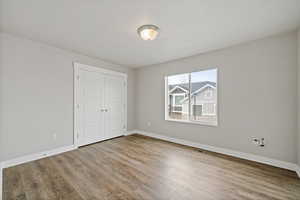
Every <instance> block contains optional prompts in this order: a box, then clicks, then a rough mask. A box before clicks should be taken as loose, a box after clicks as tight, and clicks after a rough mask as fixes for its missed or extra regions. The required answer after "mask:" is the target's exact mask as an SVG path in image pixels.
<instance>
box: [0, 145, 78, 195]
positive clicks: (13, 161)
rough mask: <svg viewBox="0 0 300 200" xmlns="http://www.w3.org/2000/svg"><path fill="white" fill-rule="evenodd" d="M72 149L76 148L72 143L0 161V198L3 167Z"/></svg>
mask: <svg viewBox="0 0 300 200" xmlns="http://www.w3.org/2000/svg"><path fill="white" fill-rule="evenodd" d="M74 149H77V147H76V146H74V145H70V146H65V147H59V148H56V149H53V150H49V151H44V152H39V153H34V154H29V155H26V156H22V157H19V158H14V159H11V160H7V161H4V162H1V163H0V200H1V199H2V190H3V169H4V168H8V167H13V166H16V165H20V164H23V163H27V162H30V161H34V160H38V159H41V158H46V157H49V156H54V155H57V154H60V153H64V152H67V151H72V150H74Z"/></svg>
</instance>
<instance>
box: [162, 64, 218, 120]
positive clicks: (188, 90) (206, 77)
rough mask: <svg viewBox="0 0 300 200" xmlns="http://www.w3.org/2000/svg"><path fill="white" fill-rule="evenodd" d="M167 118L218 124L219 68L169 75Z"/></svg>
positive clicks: (166, 81) (166, 95)
mask: <svg viewBox="0 0 300 200" xmlns="http://www.w3.org/2000/svg"><path fill="white" fill-rule="evenodd" d="M165 83H166V90H165V99H166V105H165V107H166V110H165V119H166V120H171V121H180V122H189V123H199V124H204V125H215V126H216V125H217V124H218V120H217V119H218V116H217V94H218V92H217V69H209V70H202V71H198V72H191V73H184V74H177V75H172V76H166V77H165Z"/></svg>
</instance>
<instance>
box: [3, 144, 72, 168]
mask: <svg viewBox="0 0 300 200" xmlns="http://www.w3.org/2000/svg"><path fill="white" fill-rule="evenodd" d="M76 148H77V147H75V146H74V145H70V146H65V147H59V148H56V149H53V150H49V151H44V152H39V153H34V154H29V155H25V156H22V157H18V158H14V159H11V160H7V161H4V162H2V168H8V167H12V166H16V165H20V164H23V163H27V162H30V161H34V160H38V159H41V158H46V157H49V156H53V155H56V154H60V153H64V152H67V151H72V150H74V149H76Z"/></svg>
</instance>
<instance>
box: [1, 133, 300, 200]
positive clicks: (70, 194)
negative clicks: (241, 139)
mask: <svg viewBox="0 0 300 200" xmlns="http://www.w3.org/2000/svg"><path fill="white" fill-rule="evenodd" d="M3 187H4V193H3V195H4V200H56V199H59V200H143V199H145V200H146V199H147V200H148V199H149V200H150V199H151V200H152V199H153V200H231V199H238V200H241V199H248V200H252V199H253V200H254V199H255V200H260V199H272V200H289V199H290V200H292V199H293V200H300V179H298V178H297V176H296V174H295V173H294V172H292V171H288V170H283V169H279V168H275V167H271V166H267V165H263V164H259V163H255V162H251V161H246V160H241V159H237V158H233V157H229V156H225V155H221V154H217V153H212V152H208V151H202V150H199V149H196V148H191V147H186V146H182V145H178V144H174V143H169V142H165V141H162V140H157V139H153V138H149V137H145V136H141V135H131V136H126V137H120V138H116V139H112V140H108V141H104V142H101V143H96V144H93V145H89V146H86V147H82V148H79V149H78V150H74V151H71V152H67V153H63V154H60V155H57V156H53V157H49V158H44V159H41V160H38V161H33V162H30V163H26V164H22V165H19V166H15V167H11V168H8V169H5V170H4V186H3Z"/></svg>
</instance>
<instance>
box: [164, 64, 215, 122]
mask: <svg viewBox="0 0 300 200" xmlns="http://www.w3.org/2000/svg"><path fill="white" fill-rule="evenodd" d="M211 69H215V70H216V71H217V81H216V87H215V88H216V90H217V91H216V99H217V103H216V105H215V106H216V107H215V113H216V121H215V122H213V123H210V122H204V121H195V120H192V119H189V120H178V119H171V118H169V109H168V107H169V91H168V90H169V88H168V76H170V75H166V76H165V77H164V78H165V121H170V122H180V123H187V124H197V125H203V126H211V127H218V126H219V95H218V93H219V89H218V83H219V70H218V68H206V69H202V70H198V71H193V72H199V71H205V70H211ZM193 72H189V73H188V74H191V73H193ZM182 74H184V73H182ZM190 95H191V93H190ZM189 107H190V106H189Z"/></svg>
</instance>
